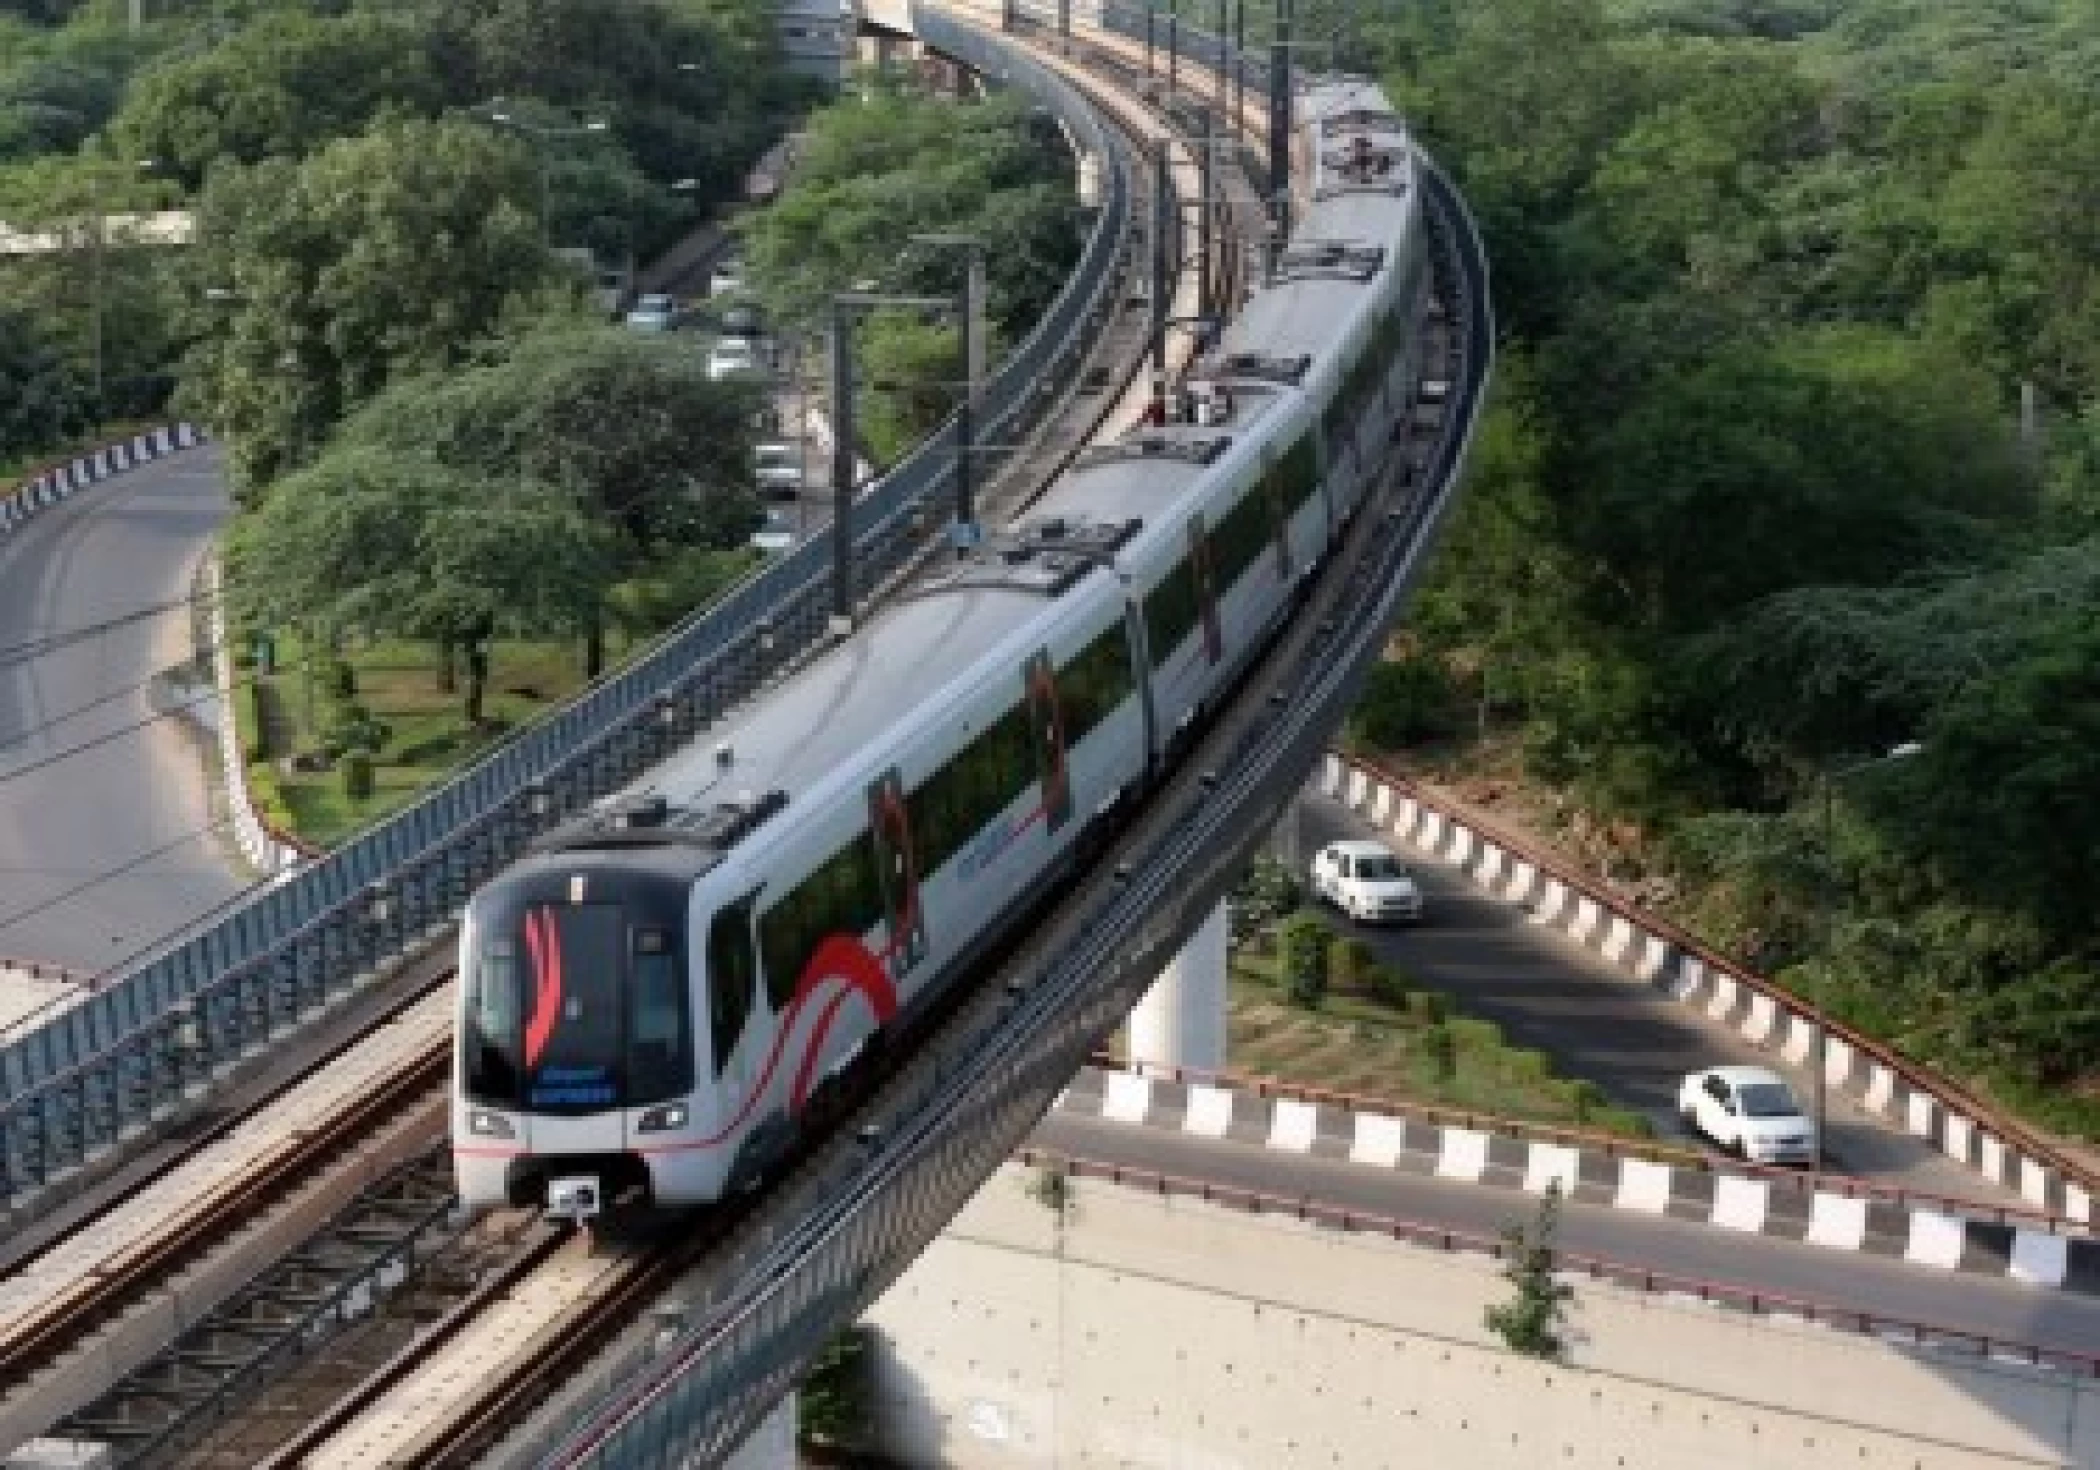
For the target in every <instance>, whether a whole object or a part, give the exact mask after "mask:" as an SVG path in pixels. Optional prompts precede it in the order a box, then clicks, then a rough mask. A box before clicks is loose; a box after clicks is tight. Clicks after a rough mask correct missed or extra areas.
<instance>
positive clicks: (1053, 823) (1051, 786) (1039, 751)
mask: <svg viewBox="0 0 2100 1470" xmlns="http://www.w3.org/2000/svg"><path fill="white" fill-rule="evenodd" d="M1021 683H1022V686H1023V687H1024V688H1025V689H1026V690H1027V691H1028V724H1029V728H1030V731H1031V733H1032V734H1033V736H1034V744H1035V773H1036V779H1037V780H1038V781H1039V782H1041V784H1042V788H1043V825H1044V829H1045V830H1046V831H1048V832H1050V833H1052V834H1055V833H1056V832H1057V831H1058V829H1059V828H1061V827H1063V826H1064V824H1065V823H1066V822H1067V821H1068V820H1070V818H1071V816H1072V778H1071V774H1070V772H1069V771H1068V770H1067V768H1066V765H1065V724H1064V716H1063V714H1062V713H1061V712H1060V711H1059V709H1058V705H1057V671H1056V668H1055V667H1054V666H1053V665H1052V664H1051V662H1050V651H1049V650H1048V649H1037V650H1036V651H1035V652H1034V653H1033V654H1030V655H1029V658H1028V662H1027V663H1026V664H1024V665H1022V667H1021Z"/></svg>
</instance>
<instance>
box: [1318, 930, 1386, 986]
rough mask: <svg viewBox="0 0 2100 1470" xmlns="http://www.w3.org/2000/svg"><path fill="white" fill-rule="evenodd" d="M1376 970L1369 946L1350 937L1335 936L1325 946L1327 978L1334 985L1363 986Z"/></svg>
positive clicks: (1375, 962)
mask: <svg viewBox="0 0 2100 1470" xmlns="http://www.w3.org/2000/svg"><path fill="white" fill-rule="evenodd" d="M1377 968H1378V958H1377V956H1376V955H1374V954H1372V953H1371V946H1370V945H1368V944H1366V943H1364V942H1363V941H1362V940H1361V939H1357V938H1355V937H1353V936H1351V935H1346V934H1343V935H1337V936H1335V938H1333V939H1331V940H1329V941H1328V944H1327V978H1328V979H1329V980H1331V981H1332V982H1333V983H1334V984H1336V985H1346V986H1350V987H1355V986H1360V985H1363V984H1365V983H1366V982H1367V981H1368V980H1369V979H1370V976H1371V973H1372V972H1373V971H1374V970H1376V969H1377Z"/></svg>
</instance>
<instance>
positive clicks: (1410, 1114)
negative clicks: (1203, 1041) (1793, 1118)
mask: <svg viewBox="0 0 2100 1470" xmlns="http://www.w3.org/2000/svg"><path fill="white" fill-rule="evenodd" d="M1088 1060H1089V1061H1090V1062H1091V1063H1092V1064H1093V1065H1094V1066H1097V1067H1101V1068H1104V1069H1108V1070H1117V1071H1129V1072H1130V1073H1131V1074H1132V1075H1134V1076H1138V1077H1142V1078H1145V1079H1147V1080H1159V1081H1164V1082H1173V1083H1180V1084H1194V1085H1196V1086H1202V1087H1215V1088H1221V1089H1225V1090H1228V1091H1232V1092H1240V1093H1245V1094H1247V1095H1248V1096H1251V1097H1256V1098H1260V1099H1263V1100H1274V1099H1279V1098H1281V1099H1286V1100H1288V1101H1291V1102H1302V1103H1306V1104H1308V1105H1309V1106H1312V1107H1316V1108H1329V1109H1332V1110H1334V1111H1335V1112H1338V1113H1342V1114H1345V1115H1348V1116H1352V1117H1382V1118H1410V1119H1413V1120H1415V1121H1417V1122H1420V1123H1422V1124H1424V1125H1426V1126H1428V1127H1430V1128H1461V1129H1464V1130H1466V1131H1468V1132H1473V1133H1483V1134H1487V1135H1488V1136H1490V1137H1494V1138H1509V1139H1521V1140H1524V1141H1526V1142H1532V1143H1546V1144H1553V1145H1556V1146H1558V1147H1562V1148H1570V1149H1577V1150H1580V1151H1581V1152H1583V1153H1590V1154H1600V1155H1602V1156H1604V1157H1606V1158H1613V1159H1617V1158H1631V1159H1646V1160H1649V1161H1651V1162H1654V1163H1659V1164H1667V1165H1669V1166H1670V1167H1671V1168H1673V1169H1683V1170H1687V1171H1690V1172H1692V1173H1697V1174H1708V1175H1715V1176H1729V1177H1735V1178H1742V1179H1755V1180H1758V1181H1760V1182H1761V1183H1764V1184H1767V1185H1771V1186H1773V1187H1775V1188H1779V1189H1782V1190H1786V1191H1791V1192H1792V1193H1794V1194H1797V1195H1812V1194H1817V1193H1821V1194H1829V1195H1836V1196H1837V1197H1839V1198H1841V1199H1859V1200H1873V1201H1876V1202H1878V1203H1881V1204H1888V1205H1896V1206H1901V1207H1904V1208H1911V1207H1920V1206H1922V1207H1924V1208H1927V1209H1932V1210H1938V1211H1941V1212H1943V1213H1947V1214H1955V1215H1965V1216H1969V1217H1972V1218H1974V1219H1979V1220H1991V1221H1995V1222H1997V1223H1999V1224H2001V1225H2018V1224H2023V1223H2024V1224H2029V1225H2033V1226H2036V1227H2039V1228H2041V1229H2043V1230H2046V1231H2049V1232H2050V1233H2052V1234H2065V1233H2073V1234H2080V1235H2082V1234H2085V1233H2086V1226H2085V1224H2084V1223H2083V1222H2081V1221H2077V1220H2073V1219H2072V1218H2070V1217H2069V1216H2068V1215H2060V1214H2052V1213H2051V1212H2049V1211H2047V1210H2040V1209H2027V1208H2023V1207H2022V1206H2019V1205H2008V1204H2004V1203H2001V1202H1999V1201H1996V1200H1981V1199H1971V1198H1969V1197H1967V1196H1964V1195H1958V1194H1943V1193H1940V1192H1939V1191H1937V1190H1929V1189H1912V1188H1910V1187H1908V1186H1906V1185H1899V1184H1880V1183H1876V1182H1875V1181H1874V1180H1871V1179H1861V1178H1858V1177H1856V1176H1854V1175H1851V1174H1832V1173H1829V1172H1827V1171H1825V1172H1823V1173H1817V1174H1811V1173H1807V1172H1805V1171H1803V1170H1801V1169H1798V1168H1787V1167H1785V1166H1783V1165H1777V1164H1757V1163H1752V1162H1750V1161H1749V1160H1747V1159H1719V1158H1715V1157H1714V1156H1713V1155H1711V1154H1709V1153H1706V1152H1705V1151H1703V1150H1701V1149H1699V1148H1696V1147H1693V1146H1690V1145H1686V1144H1673V1143H1670V1142H1667V1141H1664V1140H1658V1139H1646V1138H1631V1137H1628V1136H1626V1135H1625V1134H1620V1133H1602V1132H1599V1131H1598V1130H1596V1129H1594V1128H1567V1127H1562V1126H1560V1125H1559V1124H1555V1123H1538V1122H1533V1121H1531V1120H1529V1119H1525V1118H1511V1117H1507V1116H1504V1115H1502V1114H1499V1113H1476V1112H1473V1111H1471V1110H1469V1109H1466V1108H1452V1107H1445V1106H1442V1105H1441V1104H1437V1103H1414V1102H1395V1101H1393V1100H1391V1099H1389V1098H1376V1097H1366V1096H1364V1095H1363V1094H1361V1093H1354V1092H1340V1091H1337V1090H1335V1089H1333V1088H1328V1087H1315V1086H1313V1085H1311V1084H1310V1083H1303V1082H1291V1081H1287V1080H1285V1079H1283V1078H1280V1077H1263V1076H1258V1075H1255V1074H1252V1073H1246V1072H1230V1071H1211V1070H1208V1069H1206V1068H1202V1067H1175V1066H1166V1065H1163V1064H1161V1063H1158V1062H1140V1063H1139V1064H1138V1065H1137V1066H1135V1067H1129V1066H1127V1064H1126V1063H1125V1062H1123V1061H1122V1060H1121V1059H1119V1058H1117V1057H1114V1056H1111V1055H1109V1054H1108V1053H1106V1052H1096V1053H1095V1054H1094V1055H1093V1056H1092V1057H1090V1058H1089V1059H1088Z"/></svg>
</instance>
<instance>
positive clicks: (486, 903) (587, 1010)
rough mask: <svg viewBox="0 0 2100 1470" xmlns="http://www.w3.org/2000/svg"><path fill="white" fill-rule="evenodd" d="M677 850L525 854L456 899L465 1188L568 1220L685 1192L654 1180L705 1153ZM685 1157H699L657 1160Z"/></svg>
mask: <svg viewBox="0 0 2100 1470" xmlns="http://www.w3.org/2000/svg"><path fill="white" fill-rule="evenodd" d="M678 857H679V854H678V853H677V852H676V850H675V849H673V850H671V851H663V852H628V853H619V854H609V853H600V852H592V853H558V854H552V855H548V856H542V857H535V858H528V859H527V860H526V861H524V862H522V863H520V864H519V865H518V866H517V867H515V868H513V869H512V870H511V871H510V872H508V873H506V874H504V875H503V876H502V877H501V878H499V879H498V880H497V881H496V882H494V883H492V884H491V885H489V886H488V887H487V888H485V889H483V890H482V891H481V892H480V893H479V894H477V895H475V897H474V900H473V902H472V903H471V904H470V905H469V906H468V909H467V915H466V919H465V922H464V923H463V925H462V926H461V931H460V965H459V980H458V986H459V991H458V995H459V1000H458V1027H457V1033H456V1037H455V1042H454V1065H453V1107H452V1151H453V1161H454V1171H455V1175H456V1178H457V1183H458V1187H459V1194H460V1199H461V1200H462V1202H464V1203H466V1204H468V1205H473V1206H502V1205H511V1206H527V1207H538V1208H541V1209H544V1210H546V1211H547V1212H548V1213H550V1214H556V1215H565V1216H569V1217H572V1218H576V1219H587V1218H589V1217H590V1216H593V1215H596V1214H600V1213H603V1212H606V1211H609V1210H613V1209H616V1208H621V1207H625V1206H627V1205H629V1204H636V1205H642V1204H652V1203H659V1202H662V1203H686V1202H689V1200H688V1199H676V1200H660V1199H659V1196H660V1195H662V1194H663V1193H665V1191H663V1190H661V1189H660V1188H659V1187H658V1180H657V1177H656V1176H657V1173H658V1172H659V1170H661V1169H663V1168H666V1167H669V1168H672V1169H673V1170H674V1171H675V1172H678V1173H680V1174H681V1175H683V1174H688V1173H690V1172H691V1171H692V1168H693V1167H694V1166H696V1165H699V1166H702V1167H704V1162H703V1158H704V1155H705V1153H706V1150H705V1149H703V1148H700V1147H698V1146H697V1144H696V1140H697V1139H698V1138H699V1137H700V1136H701V1135H703V1134H704V1132H705V1130H706V1127H707V1125H708V1124H709V1122H710V1121H711V1120H710V1119H709V1118H707V1117H706V1116H704V1114H705V1113H706V1112H708V1111H709V1110H708V1108H707V1097H706V1092H707V1090H706V1089H705V1088H704V1087H703V1086H702V1083H703V1082H704V1080H705V1075H706V1072H705V1067H704V1065H703V1064H702V1063H701V1061H700V1057H701V1055H702V1047H703V1044H704V1037H702V1036H700V1035H699V1034H698V1030H699V1028H700V1027H702V1026H704V1024H705V1017H704V1016H696V1015H695V1014H694V1006H693V1000H692V986H691V985H690V983H689V970H690V956H689V955H688V953H687V942H686V924H687V905H688V901H689V897H690V895H691V893H692V887H693V882H692V879H693V875H692V873H691V871H690V870H689V869H686V870H681V866H682V865H681V864H680V863H679V861H678ZM682 1153H683V1154H693V1155H696V1157H694V1158H691V1159H681V1160H679V1161H678V1164H676V1165H667V1164H666V1162H665V1161H667V1160H672V1159H677V1158H678V1156H679V1155H680V1154H682ZM697 1187H698V1188H706V1187H707V1184H706V1182H705V1181H702V1182H701V1184H700V1185H698V1186H697ZM695 1188H696V1186H695V1184H694V1183H693V1182H692V1181H691V1180H684V1181H682V1183H681V1186H680V1188H679V1189H678V1190H677V1191H673V1192H674V1193H678V1194H682V1195H687V1196H690V1195H691V1194H692V1193H693V1191H694V1189H695Z"/></svg>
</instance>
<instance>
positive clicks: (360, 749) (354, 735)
mask: <svg viewBox="0 0 2100 1470" xmlns="http://www.w3.org/2000/svg"><path fill="white" fill-rule="evenodd" d="M387 733H388V732H387V727H386V726H385V725H383V724H381V723H380V722H379V721H377V720H375V719H373V718H372V712H371V711H370V710H368V709H366V708H365V707H364V706H363V705H361V704H342V705H337V706H336V707H335V708H334V709H332V710H331V711H330V712H329V716H328V729H327V731H326V732H325V733H324V735H323V737H322V748H323V749H325V750H326V751H327V752H328V754H329V755H330V756H331V757H333V758H334V759H337V760H340V759H342V757H344V756H346V755H352V754H359V755H367V756H370V755H377V754H378V753H379V751H380V748H381V747H383V746H384V745H385V744H386V737H387Z"/></svg>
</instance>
